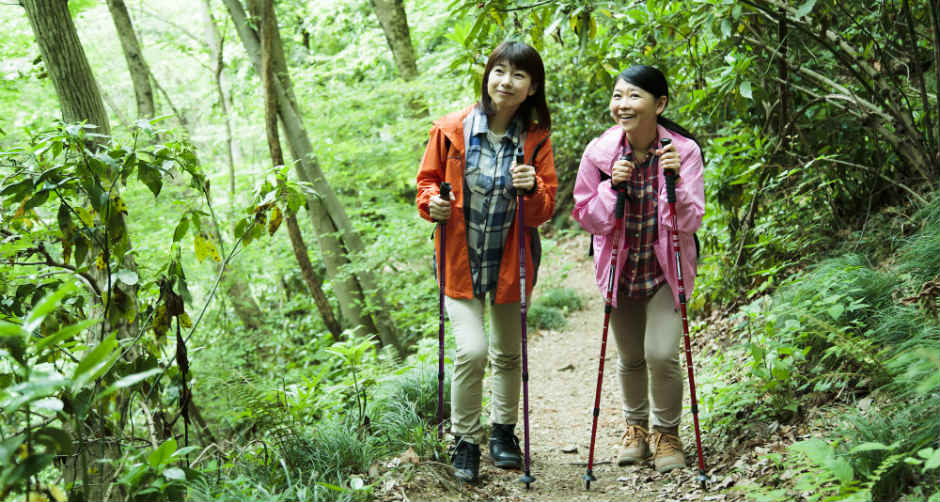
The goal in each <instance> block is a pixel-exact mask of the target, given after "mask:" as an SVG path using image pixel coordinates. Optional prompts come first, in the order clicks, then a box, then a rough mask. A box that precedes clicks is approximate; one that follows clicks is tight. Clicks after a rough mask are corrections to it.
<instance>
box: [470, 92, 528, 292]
mask: <svg viewBox="0 0 940 502" xmlns="http://www.w3.org/2000/svg"><path fill="white" fill-rule="evenodd" d="M463 130H464V137H465V139H466V142H465V143H466V145H467V158H466V169H465V171H464V211H465V212H466V214H467V247H468V248H469V249H468V251H469V255H470V277H471V279H472V280H473V295H474V296H476V297H482V296H483V295H484V294H486V293H487V292H489V291H492V290H493V289H495V288H496V283H497V280H498V278H499V264H500V260H501V259H502V257H503V247H504V244H505V243H506V236H507V235H509V228H510V227H511V226H512V220H513V217H514V216H515V212H516V197H515V196H516V194H515V190H514V189H513V188H512V175H511V174H510V172H509V169H510V168H511V167H512V160H513V153H514V151H515V149H516V146H517V145H521V144H522V143H521V141H524V139H525V138H524V135H523V137H520V132H521V130H522V124H521V123H520V121H519V120H518V119H516V120H513V121H512V123H510V124H509V128H508V129H507V130H506V135H505V136H504V137H503V139H502V141H500V143H499V144H498V145H492V144H490V142H489V140H488V139H487V135H486V133H487V130H488V124H487V117H486V114H485V113H483V110H481V109H480V108H479V107H477V108H474V110H473V112H471V113H470V114H469V115H467V118H465V119H464V122H463Z"/></svg>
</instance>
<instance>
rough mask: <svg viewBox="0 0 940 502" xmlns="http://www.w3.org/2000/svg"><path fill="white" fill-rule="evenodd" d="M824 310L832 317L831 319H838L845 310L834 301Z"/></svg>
mask: <svg viewBox="0 0 940 502" xmlns="http://www.w3.org/2000/svg"><path fill="white" fill-rule="evenodd" d="M826 312H827V313H828V314H829V316H830V317H832V319H833V320H835V321H838V320H839V318H840V317H842V313H843V312H845V308H844V307H842V305H841V304H839V303H836V304H833V305H830V306H829V308H828V309H827V310H826Z"/></svg>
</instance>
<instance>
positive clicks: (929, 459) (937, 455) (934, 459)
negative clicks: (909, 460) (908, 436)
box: [917, 448, 940, 471]
mask: <svg viewBox="0 0 940 502" xmlns="http://www.w3.org/2000/svg"><path fill="white" fill-rule="evenodd" d="M917 454H918V455H920V456H921V457H922V458H924V459H925V462H924V470H925V471H928V470H930V469H936V468H937V467H940V449H937V450H934V449H933V448H924V449H923V450H920V451H919V452H917Z"/></svg>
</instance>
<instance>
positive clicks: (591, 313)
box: [375, 237, 805, 502]
mask: <svg viewBox="0 0 940 502" xmlns="http://www.w3.org/2000/svg"><path fill="white" fill-rule="evenodd" d="M587 246H588V240H587V238H581V237H578V238H574V239H571V240H568V241H564V242H559V243H558V244H557V246H556V247H555V249H553V250H552V251H551V256H552V258H553V259H552V260H545V261H543V269H542V270H540V286H539V287H540V288H544V287H558V286H564V287H567V288H571V289H574V290H576V291H577V292H578V294H579V295H580V296H581V298H582V300H583V303H584V308H583V309H582V310H580V311H576V312H572V313H570V314H569V315H568V317H567V326H566V327H565V328H564V329H563V330H561V331H539V330H531V329H530V330H529V337H528V347H529V354H528V361H529V374H530V380H529V392H530V434H531V441H530V445H531V447H530V451H531V469H530V470H531V474H532V475H533V476H534V477H535V478H536V481H535V482H534V483H532V484H531V487H530V489H528V490H527V489H526V487H525V485H524V484H522V483H520V482H519V481H518V479H519V477H520V476H521V475H522V472H521V471H518V470H503V469H499V468H496V467H495V466H493V464H492V462H491V461H490V459H489V456H488V448H487V446H486V445H485V444H484V445H482V446H481V448H480V449H481V452H482V457H481V462H480V464H481V465H480V482H479V483H477V484H475V485H470V484H465V483H461V482H459V481H457V480H455V478H454V477H453V475H452V474H451V471H450V467H449V465H448V464H447V459H442V460H441V461H440V462H435V461H433V460H432V461H426V460H420V461H419V460H418V459H417V458H416V457H415V456H414V455H413V453H411V454H409V453H408V452H406V453H405V454H403V455H402V457H401V458H395V459H393V461H392V462H390V463H388V464H386V465H385V466H383V467H385V468H391V469H390V470H389V472H386V475H385V476H384V478H385V481H384V483H379V486H378V487H377V488H378V489H377V492H376V493H375V495H376V498H377V499H378V500H400V501H415V500H497V501H515V500H539V501H544V500H552V501H601V500H636V501H653V500H656V501H665V500H670V501H716V502H732V501H737V500H743V499H744V498H745V497H746V495H745V493H742V492H741V491H736V490H733V489H732V490H729V488H733V487H734V485H735V484H737V483H738V482H739V481H741V480H742V478H753V477H759V476H760V474H761V472H762V471H764V472H766V471H765V469H767V468H769V466H768V465H767V464H768V461H767V460H766V459H761V458H760V456H761V455H762V454H766V453H768V452H769V451H783V450H784V449H785V447H786V446H787V445H788V444H789V443H792V442H793V441H794V440H796V439H798V432H805V430H804V431H798V430H797V427H794V426H780V425H779V424H776V427H774V428H773V429H772V431H767V430H765V431H761V432H770V434H764V433H756V434H747V435H748V436H754V437H755V438H764V439H748V440H745V439H744V438H738V439H737V440H735V441H733V442H732V444H722V445H720V446H718V445H716V444H715V443H716V442H717V441H716V440H715V438H710V437H709V436H708V434H709V432H708V431H707V430H706V431H703V433H702V434H703V443H704V450H705V454H704V456H705V463H706V469H707V473H708V475H709V477H710V480H709V483H708V489H707V490H704V491H703V490H702V489H701V488H700V486H699V484H698V483H697V482H696V480H695V477H696V475H697V456H696V450H695V436H694V432H693V428H692V414H691V411H690V409H689V395H688V394H689V393H688V382H686V385H685V392H684V394H685V396H684V399H685V407H684V410H683V423H682V425H681V429H680V436H681V438H682V441H683V443H684V445H685V453H686V463H687V465H688V466H689V467H688V468H686V469H678V470H675V471H673V472H671V473H667V474H660V473H657V472H656V471H655V470H654V469H653V465H652V460H650V461H647V462H646V463H644V464H643V465H638V466H628V467H618V466H617V465H616V457H617V453H618V445H619V442H620V437H621V435H622V434H623V431H624V426H625V422H624V419H623V415H622V411H621V400H620V390H619V383H618V382H617V379H616V369H615V368H616V344H615V342H614V340H613V337H612V336H608V344H607V354H606V358H605V361H606V362H605V368H604V382H603V389H602V392H601V393H602V399H601V406H600V415H599V421H598V432H597V439H596V444H595V455H594V475H595V477H596V478H597V480H596V481H594V482H592V483H591V487H590V490H585V485H584V482H583V481H582V476H583V475H584V474H585V472H586V466H587V457H588V450H589V445H590V435H591V418H592V410H593V408H594V391H595V388H596V384H597V372H598V364H597V363H598V356H599V353H600V339H601V333H602V328H603V319H604V313H603V309H604V303H603V301H602V300H601V296H600V292H599V291H598V289H597V287H596V285H595V283H594V273H593V264H592V261H591V260H592V259H591V258H590V257H588V256H587V253H586V250H587ZM535 294H538V290H536V293H535ZM710 321H711V320H710ZM709 324H710V325H711V326H712V327H706V328H705V329H704V331H700V332H698V333H697V334H696V335H695V337H694V338H693V349H692V351H693V357H694V358H695V357H707V355H708V354H714V353H715V352H716V351H718V350H721V348H722V344H723V342H722V340H723V339H726V336H725V335H726V333H727V331H726V328H725V327H722V324H724V325H725V326H726V325H727V323H721V322H714V323H713V322H709ZM725 343H726V342H725ZM680 359H682V361H683V375H685V369H684V366H685V364H684V356H681V355H680ZM695 364H696V368H695V369H696V371H698V369H699V368H698V364H699V363H698V362H696V363H695ZM696 377H698V373H696ZM697 382H698V379H697ZM485 388H486V387H485ZM699 399H700V400H701V396H699ZM520 401H521V399H520ZM520 405H521V403H520ZM484 412H485V410H484ZM519 416H520V418H521V417H522V412H521V411H520V415H519ZM520 422H521V420H520ZM769 425H772V424H769ZM516 433H517V435H518V436H519V437H520V443H521V442H522V438H523V431H522V424H521V423H520V424H519V425H518V426H517V427H516ZM800 436H802V435H800ZM520 446H521V445H520ZM718 451H720V452H721V453H720V454H719V453H717V452H718ZM403 464H404V465H407V464H412V465H410V466H408V468H407V469H401V468H400V467H399V466H402V465H403ZM382 470H385V469H382Z"/></svg>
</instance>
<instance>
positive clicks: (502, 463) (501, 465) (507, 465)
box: [493, 460, 522, 469]
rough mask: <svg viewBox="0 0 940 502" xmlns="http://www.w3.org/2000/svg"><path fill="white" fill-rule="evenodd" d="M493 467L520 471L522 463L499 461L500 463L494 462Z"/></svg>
mask: <svg viewBox="0 0 940 502" xmlns="http://www.w3.org/2000/svg"><path fill="white" fill-rule="evenodd" d="M493 465H495V466H496V467H499V468H500V469H521V468H522V462H516V461H513V460H500V461H496V460H494V461H493Z"/></svg>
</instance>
